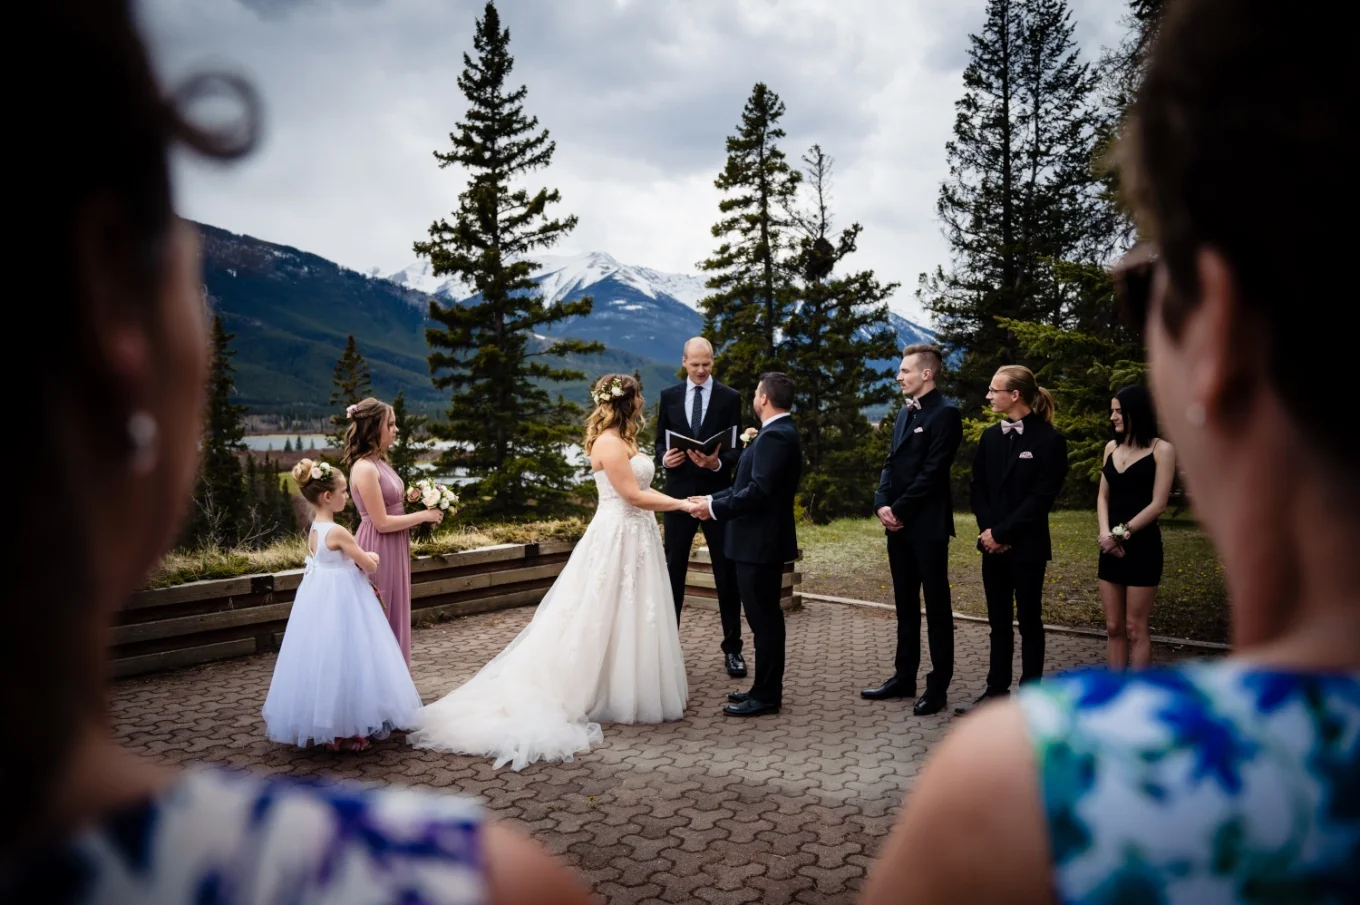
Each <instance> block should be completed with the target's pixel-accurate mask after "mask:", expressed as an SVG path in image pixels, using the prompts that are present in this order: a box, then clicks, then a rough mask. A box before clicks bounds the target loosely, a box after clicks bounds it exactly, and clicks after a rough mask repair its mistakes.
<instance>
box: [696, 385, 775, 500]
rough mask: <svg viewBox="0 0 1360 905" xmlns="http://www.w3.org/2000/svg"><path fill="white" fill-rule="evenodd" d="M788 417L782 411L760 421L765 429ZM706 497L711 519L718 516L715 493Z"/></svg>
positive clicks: (762, 428) (761, 427)
mask: <svg viewBox="0 0 1360 905" xmlns="http://www.w3.org/2000/svg"><path fill="white" fill-rule="evenodd" d="M787 417H789V413H788V412H780V413H779V414H778V415H771V416H770V417H769V418H766V419H765V420H764V421H762V422H760V429H761V430H764V429H765V428H766V427H768V426H769V425H770V422H772V421H778V420H779V419H780V418H787ZM751 442H752V443H754V442H755V441H754V440H752V441H751ZM704 499H705V500H707V501H708V517H709V518H711V519H716V518H717V517H718V516H717V514H716V513H714V511H713V495H712V494H709V495H708V496H706V497H704Z"/></svg>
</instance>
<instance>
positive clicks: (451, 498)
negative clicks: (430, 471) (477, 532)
mask: <svg viewBox="0 0 1360 905" xmlns="http://www.w3.org/2000/svg"><path fill="white" fill-rule="evenodd" d="M406 499H407V500H409V501H410V502H412V503H420V504H421V505H422V506H424V507H425V508H426V509H442V510H444V512H445V513H446V514H447V515H454V514H455V513H457V512H458V494H456V493H454V492H453V491H452V490H450V489H449V488H448V487H447V486H445V485H443V484H440V483H439V482H438V481H436V480H434V479H433V478H420V479H419V480H417V481H414V482H412V484H411V487H410V489H408V490H407V491H406Z"/></svg>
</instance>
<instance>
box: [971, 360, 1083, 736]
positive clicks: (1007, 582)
mask: <svg viewBox="0 0 1360 905" xmlns="http://www.w3.org/2000/svg"><path fill="white" fill-rule="evenodd" d="M987 401H988V402H990V403H991V404H992V411H994V412H996V413H997V414H999V415H1001V417H1002V420H1001V422H1000V423H999V424H993V425H992V426H991V427H989V428H987V429H986V430H985V431H983V432H982V437H981V438H980V439H979V440H978V447H977V453H976V455H975V456H974V457H973V479H972V487H971V490H972V494H971V496H972V508H973V515H974V516H976V517H977V525H978V531H979V532H980V533H979V534H978V550H980V551H981V552H982V588H983V592H984V593H985V594H986V597H987V622H988V624H989V625H990V626H991V654H990V656H989V658H988V669H987V687H986V689H985V690H984V691H983V692H982V695H981V696H980V697H979V698H978V699H977V700H976V701H975V702H974V703H973V705H972V706H973V707H976V706H977V705H979V704H982V703H983V702H985V701H987V700H989V699H993V698H1004V697H1006V696H1007V695H1009V694H1010V688H1011V671H1012V667H1011V660H1012V658H1013V657H1014V654H1015V632H1014V630H1013V629H1012V628H1011V616H1012V612H1013V613H1014V614H1015V620H1016V621H1017V622H1019V624H1020V684H1021V685H1024V684H1026V683H1028V682H1034V681H1038V680H1039V679H1040V678H1041V677H1042V676H1043V674H1044V620H1043V594H1044V572H1045V571H1046V569H1047V567H1048V561H1049V560H1050V559H1052V558H1053V544H1052V540H1051V539H1050V537H1049V533H1048V513H1049V511H1050V510H1051V509H1052V508H1053V501H1054V500H1055V499H1057V496H1058V494H1059V493H1060V492H1061V491H1062V486H1063V481H1064V480H1066V478H1067V441H1066V440H1065V439H1064V438H1063V435H1062V434H1060V433H1058V431H1057V429H1056V428H1055V427H1054V426H1053V410H1054V408H1053V397H1052V396H1051V395H1050V394H1049V392H1048V391H1047V390H1045V389H1044V388H1043V387H1041V386H1039V383H1038V381H1037V380H1035V377H1034V373H1033V372H1032V371H1030V369H1029V368H1026V367H1024V366H1023V365H1006V366H1005V367H1003V368H1001V369H1000V370H998V371H997V372H996V376H994V377H993V378H992V382H991V384H990V385H989V386H988V388H987ZM970 709H971V708H970V707H969V706H967V705H965V706H962V707H956V708H955V712H956V713H967V712H968V711H969V710H970Z"/></svg>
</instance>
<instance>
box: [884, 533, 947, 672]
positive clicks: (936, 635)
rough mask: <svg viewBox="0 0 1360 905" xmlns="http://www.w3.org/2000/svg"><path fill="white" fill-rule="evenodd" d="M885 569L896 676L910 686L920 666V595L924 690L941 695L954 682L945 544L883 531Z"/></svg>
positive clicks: (940, 541) (944, 541)
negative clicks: (926, 667) (893, 614)
mask: <svg viewBox="0 0 1360 905" xmlns="http://www.w3.org/2000/svg"><path fill="white" fill-rule="evenodd" d="M888 568H889V569H890V570H891V571H892V579H893V600H894V602H895V603H896V604H897V657H896V660H895V662H894V666H895V667H896V670H897V677H898V678H899V679H905V680H906V681H908V682H909V683H910V684H911V686H912V687H913V688H915V686H916V673H917V672H918V671H919V670H920V668H921V594H922V592H923V591H924V593H925V599H926V632H927V635H928V637H929V640H930V664H931V670H930V672H929V673H928V674H927V675H926V691H927V692H929V693H932V694H944V693H945V692H946V691H947V690H948V689H949V683H950V681H951V680H952V679H953V678H954V609H953V603H952V601H951V600H950V595H949V541H947V540H908V539H906V538H904V537H902V536H901V532H896V531H890V532H888Z"/></svg>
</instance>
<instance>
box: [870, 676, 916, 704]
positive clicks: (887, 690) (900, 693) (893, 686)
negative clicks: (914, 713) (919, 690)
mask: <svg viewBox="0 0 1360 905" xmlns="http://www.w3.org/2000/svg"><path fill="white" fill-rule="evenodd" d="M859 696H860V697H862V698H868V699H869V700H871V701H882V700H884V699H886V698H914V697H916V687H915V686H914V685H911V684H909V683H907V682H904V681H902V680H901V679H899V678H898V677H897V676H893V677H892V678H891V679H889V680H888V681H886V682H884V683H883V684H882V685H880V686H878V687H877V688H866V689H864V690H863V691H861V692H860V693H859Z"/></svg>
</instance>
